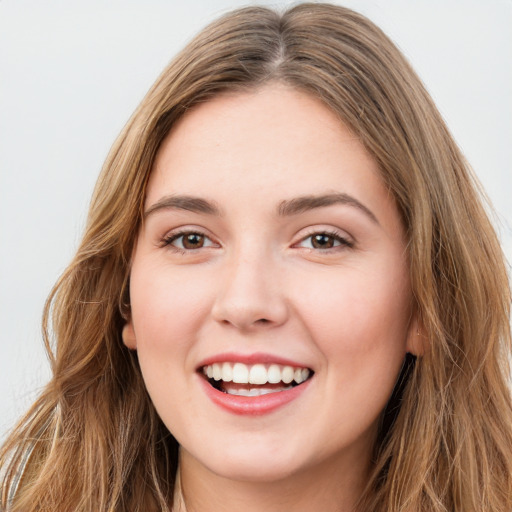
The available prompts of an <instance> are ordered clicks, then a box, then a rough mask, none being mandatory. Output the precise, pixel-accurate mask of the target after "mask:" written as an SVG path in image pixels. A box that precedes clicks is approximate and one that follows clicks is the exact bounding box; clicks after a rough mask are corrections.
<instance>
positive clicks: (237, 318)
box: [212, 254, 289, 331]
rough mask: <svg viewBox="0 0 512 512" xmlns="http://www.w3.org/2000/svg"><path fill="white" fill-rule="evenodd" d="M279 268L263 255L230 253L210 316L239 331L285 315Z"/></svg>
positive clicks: (265, 324)
mask: <svg viewBox="0 0 512 512" xmlns="http://www.w3.org/2000/svg"><path fill="white" fill-rule="evenodd" d="M280 276H282V272H280V271H279V268H277V265H276V264H275V262H273V261H272V258H269V257H264V255H260V256H258V255H256V254H252V255H250V256H245V257H243V256H234V257H233V261H231V262H227V264H226V267H225V272H223V273H222V275H220V276H219V279H220V280H221V281H222V283H221V286H220V287H219V293H218V294H217V296H216V299H215V302H214V305H213V308H212V316H213V318H214V319H215V320H216V321H217V322H220V323H222V324H225V325H229V326H232V327H235V328H237V329H239V330H241V331H254V330H259V329H268V328H272V327H276V326H279V325H282V324H283V323H285V322H286V320H287V319H288V313H289V311H288V309H289V308H288V305H287V300H286V298H285V294H284V288H283V286H282V278H281V277H280Z"/></svg>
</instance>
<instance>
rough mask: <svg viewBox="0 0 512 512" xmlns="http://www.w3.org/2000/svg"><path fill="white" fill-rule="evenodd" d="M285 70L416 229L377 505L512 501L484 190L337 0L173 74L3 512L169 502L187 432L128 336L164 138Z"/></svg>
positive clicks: (122, 167)
mask: <svg viewBox="0 0 512 512" xmlns="http://www.w3.org/2000/svg"><path fill="white" fill-rule="evenodd" d="M269 81H281V82H284V83H286V84H288V85H290V86H292V87H295V88H297V89H298V90H301V91H304V92H306V93H308V94H311V95H313V96H315V97H317V98H319V99H321V100H322V101H323V102H324V103H325V104H326V105H327V106H328V107H329V108H330V109H332V110H333V111H334V112H336V113H337V114H338V115H339V117H340V119H341V120H343V122H344V123H345V124H346V125H347V126H348V127H349V128H350V129H351V130H352V131H353V132H354V133H355V134H356V135H357V136H358V137H359V138H360V140H361V141H362V143H363V144H364V145H365V146H366V148H367V149H368V151H369V152H370V153H371V154H372V155H373V157H374V158H375V160H376V161H377V162H378V164H379V166H380V170H381V173H382V179H383V180H384V182H385V183H386V184H387V186H388V187H389V189H390V191H391V192H392V194H393V195H394V197H395V200H396V202H397V204H398V207H399V210H400V213H401V215H402V218H403V222H404V226H405V228H406V233H407V237H408V251H409V261H410V272H411V283H412V288H413V294H414V298H415V307H416V308H417V314H418V316H419V318H420V319H421V325H422V328H421V333H420V334H421V336H422V338H423V341H424V347H425V352H424V354H423V355H422V356H421V357H419V358H418V359H417V361H416V363H415V364H414V367H413V368H412V369H411V371H410V374H409V375H408V378H407V380H406V381H404V382H403V385H402V388H401V393H400V396H399V400H396V401H394V403H393V404H392V406H393V407H394V417H393V421H388V422H383V427H382V431H381V433H380V436H379V440H378V442H377V444H376V446H375V449H374V461H373V474H372V476H371V479H370V481H369V482H368V486H367V489H366V491H365V494H364V496H363V497H362V499H361V504H360V508H361V510H368V511H372V512H379V511H381V512H399V511H400V512H404V511H411V512H412V511H414V512H418V511H420V510H421V511H432V512H441V511H464V512H471V511H479V512H484V511H485V512H490V511H496V512H498V511H499V512H504V511H506V510H512V406H511V397H510V390H509V388H508V378H509V375H510V368H509V358H510V354H511V335H510V325H509V318H510V302H511V298H510V288H509V285H508V278H507V272H506V267H505V264H504V258H503V255H502V252H501V250H500V247H499V243H498V240H497V238H496V235H495V232H494V230H493V228H492V226H491V224H490V222H489V220H488V216H487V215H486V212H485V210H484V207H483V205H482V199H481V194H480V192H479V189H478V185H477V183H476V181H475V179H474V177H473V175H472V173H471V171H470V169H469V166H468V164H467V163H466V162H465V160H464V158H463V156H462V155H461V152H460V150H459V149H458V147H457V146H456V144H455V143H454V141H453V139H452V137H451V136H450V134H449V133H448V130H447V128H446V126H445V124H444V122H443V120H442V118H441V116H440V115H439V113H438V111H437V109H436V108H435V106H434V104H433V102H432V100H431V98H430V97H429V95H428V94H427V92H426V91H425V88H424V87H423V85H422V84H421V82H420V80H419V79H418V77H417V76H416V74H415V73H414V72H413V70H412V69H411V67H410V66H409V64H408V63H407V61H406V60H405V59H404V57H403V56H402V55H401V54H400V52H399V51H398V50H397V49H396V47H395V46H394V45H393V44H392V42H391V41H390V40H389V39H388V38H387V37H386V36H385V35H384V34H383V33H382V31H381V30H380V29H378V28H377V27H376V26H375V25H373V24H372V23H371V22H370V21H368V20H367V19H366V18H364V17H363V16H361V15H359V14H357V13H355V12H353V11H351V10H349V9H345V8H342V7H337V6H333V5H327V4H301V5H297V6H295V7H293V8H291V9H289V10H288V11H286V12H284V13H283V14H278V13H276V12H274V11H271V10H269V9H266V8H263V7H252V8H245V9H241V10H238V11H234V12H232V13H230V14H228V15H226V16H224V17H223V18H221V19H220V20H218V21H216V22H215V23H213V24H212V25H210V26H209V27H207V28H206V29H205V30H203V31H202V32H201V33H200V34H199V35H198V36H197V37H196V39H194V40H193V41H192V42H191V43H190V44H189V45H188V46H187V47H186V48H185V49H184V50H183V51H182V52H181V53H180V54H179V55H178V56H177V58H176V59H175V60H174V61H173V62H172V63H171V64H170V65H169V66H168V67H167V69H166V70H165V71H164V72H163V74H162V75H161V76H160V78H159V79H158V80H157V82H156V83H155V85H154V86H153V87H152V88H151V90H150V91H149V93H148V94H147V96H146V97H145V98H144V100H143V101H142V103H141V105H140V106H139V107H138V109H137V110H136V112H135V113H134V115H133V116H132V118H131V119H130V121H129V122H128V124H127V126H126V127H125V129H124V130H123V132H122V133H121V135H120V136H119V138H118V140H117V141H116V143H115V144H114V146H113V149H112V150H111V153H110V155H109V157H108V159H107V161H106V163H105V166H104V168H103V171H102V173H101V175H100V178H99V180H98V183H97V185H96V189H95V191H94V196H93V199H92V202H91V206H90V211H89V216H88V223H87V226H86V230H85V234H84V236H83V240H82V242H81V245H80V247H79V249H78V252H77V254H76V256H75V258H74V259H73V261H72V263H71V264H70V266H69V267H68V269H67V270H66V271H65V273H64V275H63V276H62V277H61V279H60V280H59V282H58V283H57V284H56V286H55V288H54V290H53V291H52V293H51V295H50V297H49V299H48V302H47V304H46V308H45V317H44V318H45V319H44V328H45V332H46V333H47V334H46V340H45V341H46V345H47V349H48V353H49V354H50V358H51V364H52V369H53V378H52V379H51V381H50V382H49V384H48V385H47V386H46V388H45V390H44V392H43V393H42V395H41V396H40V398H39V399H38V400H37V402H36V403H35V404H34V406H33V407H32V408H31V410H30V411H29V412H28V414H27V415H26V416H25V418H24V419H23V420H22V421H21V422H20V424H19V425H18V427H17V428H16V429H15V430H14V432H13V433H12V435H11V436H10V437H9V439H8V440H7V442H6V444H5V446H4V448H3V451H2V455H1V457H2V460H1V464H2V466H3V468H4V469H3V471H4V481H3V488H2V489H3V490H2V507H3V508H6V507H7V506H8V502H9V501H10V502H11V503H10V505H9V506H10V508H9V510H12V511H13V512H15V511H21V510H23V511H25V512H28V511H34V512H35V511H55V510H62V511H68V510H73V511H84V512H85V511H88V512H89V511H91V510H101V511H114V510H115V511H126V512H128V511H130V512H133V511H152V510H169V507H170V505H169V504H170V503H171V502H172V493H173V487H174V478H175V472H176V464H177V443H176V441H175V440H174V439H173V437H172V435H171V434H170V433H169V432H168V431H167V429H166V428H165V426H164V425H163V423H162V422H161V420H160V419H159V418H158V416H157V414H156V412H155V410H154V408H153V406H152V404H151V401H150V399H149V397H148V395H147V393H146V391H145V388H144V384H143V380H142V377H141V373H140V369H139V366H138V362H137V358H136V354H134V353H132V352H130V351H128V350H127V349H126V347H125V346H124V345H123V343H122V340H121V329H122V327H123V324H124V322H125V319H126V315H127V314H129V303H128V290H127V282H128V275H129V268H130V255H131V252H132V248H133V244H134V240H135V236H136V235H137V232H138V229H139V226H140V223H141V219H142V206H143V202H144V197H145V188H146V184H147V181H148V177H149V174H150V172H151V168H152V164H153V160H154V157H155V154H156V151H157V150H158V148H159V145H160V143H161V142H162V140H163V138H164V137H165V136H166V134H167V133H168V132H169V130H170V128H171V127H172V126H173V124H174V123H175V122H176V120H177V119H178V118H180V116H182V115H183V114H184V113H185V112H186V111H187V110H188V109H189V108H191V107H192V106H193V105H195V104H198V103H199V102H205V101H208V100H209V99H210V98H212V97H214V96H215V95H217V94H219V93H221V92H223V91H237V90H247V88H255V87H258V86H260V85H261V84H264V83H267V82H269ZM50 318H51V319H52V322H51V328H52V332H53V336H54V339H55V349H54V350H52V347H51V345H52V341H51V340H50V334H49V331H50V325H49V323H50ZM15 491H16V492H15ZM13 496H14V498H13Z"/></svg>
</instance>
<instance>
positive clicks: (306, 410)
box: [123, 85, 415, 481]
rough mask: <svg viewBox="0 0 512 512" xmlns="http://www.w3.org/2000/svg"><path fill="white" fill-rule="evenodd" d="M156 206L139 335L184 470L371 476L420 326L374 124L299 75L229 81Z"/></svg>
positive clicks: (174, 138)
mask: <svg viewBox="0 0 512 512" xmlns="http://www.w3.org/2000/svg"><path fill="white" fill-rule="evenodd" d="M145 208H146V215H145V220H144V223H143V226H142V228H141V230H140V233H139V236H138V240H137V244H136V248H135V250H134V255H133V262H132V270H131V280H130V295H131V314H132V316H131V319H130V321H129V323H128V324H127V326H126V327H125V330H124V332H123V338H124V341H125V343H126V345H127V346H129V347H130V348H133V349H136V350H137V352H138V357H139V361H140V366H141V369H142V372H143V376H144V380H145V382H146V386H147V389H148V391H149V394H150V396H151V399H152V401H153V403H154V405H155V407H156V410H157V411H158V413H159V415H160V416H161V418H162V420H163V421H164V423H165V424H166V425H167V427H168V428H169V430H170V431H171V432H172V434H173V435H174V436H175V437H176V439H177V440H178V442H179V443H180V445H181V451H182V465H183V469H185V470H186V469H187V468H189V469H190V468H195V469H194V471H203V472H204V473H205V474H206V473H209V474H216V475H221V476H223V477H227V478H234V479H238V480H251V481H272V480H277V479H280V478H285V477H292V476H293V475H299V474H301V473H304V472H306V473H308V472H309V473H310V474H313V473H314V474H315V475H321V474H323V473H325V472H326V471H328V472H329V474H333V475H335V472H333V470H332V468H344V469H349V470H350V471H351V472H353V473H354V474H359V475H361V474H362V473H363V472H364V471H365V470H366V468H367V465H368V461H369V457H370V453H371V449H372V445H373V442H374V439H375V435H376V429H377V423H378V419H379V416H380V414H381V412H382V410H383V409H384V407H385V405H386V402H387V400H388V398H389V397H390V395H391V392H392V389H393V386H394V384H395V381H396V378H397V376H398V374H399V371H400V368H401V365H402V361H403V359H404V356H405V353H406V352H407V351H414V346H413V343H412V342H411V341H410V340H412V338H413V335H414V331H415V328H414V326H413V323H414V322H413V321H412V320H411V310H412V308H411V290H410V284H409V280H408V264H407V257H406V252H405V241H404V233H403V228H402V225H401V221H400V217H399V214H398V211H397V208H396V206H395V204H394V201H393V199H392V196H391V194H390V192H389V191H388V190H387V189H386V187H385V186H384V184H383V182H382V180H381V178H380V176H379V170H378V168H377V164H376V163H375V161H374V160H373V159H372V158H371V157H370V155H369V154H368V153H367V152H366V150H365V149H364V147H363V146H362V144H361V143H360V142H359V140H358V139H357V138H355V137H354V136H353V134H352V133H351V132H350V131H348V130H347V129H346V128H345V127H344V126H343V125H342V123H341V122H340V121H339V119H338V118H337V117H336V116H335V115H334V114H333V113H332V112H331V111H330V110H329V109H327V108H326V107H325V106H324V105H323V104H322V103H320V102H319V101H318V100H316V99H314V98H312V97H310V96H308V95H306V94H304V93H301V92H297V91H294V90H293V89H291V88H288V87H286V86H283V85H271V86H266V87H264V88H261V89H258V90H256V91H255V92H247V93H238V94H232V95H224V96H219V97H217V98H215V99H213V100H212V101H210V102H208V103H205V104H202V105H200V106H198V107H196V108H194V109H193V110H191V111H190V112H189V113H187V114H186V115H185V116H184V117H183V118H182V119H181V120H180V121H179V122H178V124H177V125H176V126H175V127H174V128H173V130H172V131H171V133H170V134H169V135H168V137H167V138H166V139H165V141H164V143H163V144H162V146H161V148H160V150H159V153H158V155H157V158H156V161H155V164H154V169H153V171H152V175H151V177H150V181H149V185H148V189H147V198H146V206H145ZM209 377H210V378H209ZM245 395H250V396H245ZM313 469H314V472H313ZM324 470H325V471H324Z"/></svg>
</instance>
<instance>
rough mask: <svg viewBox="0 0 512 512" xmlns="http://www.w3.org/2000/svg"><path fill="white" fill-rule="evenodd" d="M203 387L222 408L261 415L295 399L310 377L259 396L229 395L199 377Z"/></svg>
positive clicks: (305, 387) (242, 413) (231, 411)
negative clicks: (288, 387) (297, 383)
mask: <svg viewBox="0 0 512 512" xmlns="http://www.w3.org/2000/svg"><path fill="white" fill-rule="evenodd" d="M199 378H200V380H201V383H202V386H203V389H204V391H205V393H206V395H207V396H208V398H210V400H211V401H212V402H213V403H214V404H216V405H218V406H219V407H221V408H222V409H224V410H226V411H228V412H230V413H233V414H240V415H247V416H261V415H263V414H268V413H270V412H272V411H275V410H276V409H279V408H280V407H283V406H284V405H286V404H288V403H289V402H291V401H292V400H295V399H297V398H298V397H299V396H300V395H301V394H302V393H303V392H304V391H305V390H306V389H307V388H308V386H309V383H310V381H311V379H309V380H307V381H306V382H303V383H302V384H300V385H299V386H295V387H293V388H291V389H287V390H285V391H277V392H275V393H268V394H266V395H260V396H237V395H230V394H228V393H224V392H222V391H219V390H218V389H215V388H214V387H213V386H212V385H210V384H209V383H208V381H207V380H205V379H203V378H202V377H200V376H199Z"/></svg>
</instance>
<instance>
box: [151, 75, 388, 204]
mask: <svg viewBox="0 0 512 512" xmlns="http://www.w3.org/2000/svg"><path fill="white" fill-rule="evenodd" d="M326 193H350V194H351V195H355V196H358V198H360V199H361V201H362V202H363V203H368V202H369V203H373V204H374V205H375V206H376V207H378V208H381V207H385V208H387V209H389V208H393V207H394V205H393V204H392V203H393V201H392V199H391V197H390V194H389V191H388V190H387V189H386V187H385V186H384V183H383V181H382V179H381V177H380V171H379V168H378V165H377V164H376V162H375V160H374V159H373V158H372V156H371V155H370V154H369V153H368V151H367V150H366V149H365V147H364V146H363V144H362V143H361V142H360V140H359V139H358V138H357V137H356V136H355V135H354V134H353V133H352V132H351V131H350V130H349V129H348V128H347V127H346V126H345V125H344V124H343V123H342V122H341V121H340V119H339V117H338V116H337V115H336V114H335V113H334V112H332V111H331V110H330V109H329V108H327V107H326V106H325V105H324V104H323V103H322V102H321V101H320V100H318V99H316V98H314V97H312V96H311V95H308V94H306V93H303V92H301V91H297V90H295V89H292V88H291V87H288V86H286V85H282V84H272V85H268V86H265V87H263V88H260V89H257V90H254V91H249V92H242V93H230V94H224V95H220V96H218V97H216V98H214V99H212V100H211V101H209V102H206V103H204V104H201V105H199V106H196V107H194V108H193V109H191V110H190V111H189V112H188V113H187V114H186V115H184V116H183V117H182V118H181V119H180V120H179V121H178V123H177V124H176V125H175V126H174V127H173V129H172V130H171V132H170V133H169V135H168V136H167V137H166V139H165V140H164V142H163V143H162V146H161V147H160V150H159V152H158V154H157V157H156V159H155V163H154V167H153V171H152V175H151V177H150V182H149V186H148V195H147V201H146V207H147V206H148V205H149V204H152V203H153V202H155V201H157V200H158V199H159V198H160V197H161V196H162V195H165V194H167V195H169V194H187V195H202V196H208V197H213V196H214V198H215V199H216V200H218V201H219V202H220V203H221V206H223V205H224V204H227V205H228V206H229V205H230V204H233V205H234V204H236V203H237V202H239V203H240V204H241V205H244V206H247V201H248V199H250V201H249V206H252V207H253V208H255V207H256V206H257V204H261V203H262V202H268V203H269V204H270V203H272V202H273V203H276V202H279V201H282V200H288V199H293V197H296V196H303V195H315V194H326ZM256 200H257V201H258V202H256ZM387 203H389V204H387Z"/></svg>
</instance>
